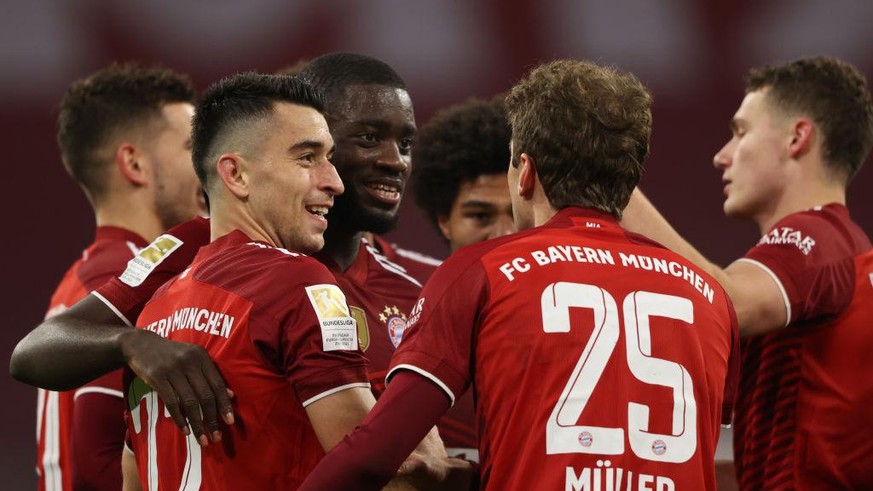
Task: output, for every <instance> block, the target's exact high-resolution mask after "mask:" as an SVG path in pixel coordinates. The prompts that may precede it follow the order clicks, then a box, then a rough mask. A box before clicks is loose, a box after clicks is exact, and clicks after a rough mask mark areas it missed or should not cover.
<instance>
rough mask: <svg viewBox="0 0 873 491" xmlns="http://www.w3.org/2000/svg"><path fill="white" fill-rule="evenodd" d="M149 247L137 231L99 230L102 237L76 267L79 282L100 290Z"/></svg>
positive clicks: (102, 228)
mask: <svg viewBox="0 0 873 491" xmlns="http://www.w3.org/2000/svg"><path fill="white" fill-rule="evenodd" d="M144 245H145V240H144V239H142V238H141V237H139V236H138V235H136V234H135V233H133V232H130V231H127V230H124V229H120V228H117V229H116V228H112V229H110V228H109V227H101V228H100V229H98V238H97V240H96V241H95V242H94V244H92V245H91V246H90V247H88V248H87V249H85V251H84V252H83V253H82V257H81V258H80V259H79V260H78V261H77V262H76V263H75V264H74V265H73V268H75V271H76V276H77V277H78V280H79V281H80V282H81V283H82V285H84V286H85V287H86V288H87V289H89V290H94V289H96V288H98V287H100V286H101V285H102V284H103V283H105V282H106V281H108V280H109V279H110V278H112V277H113V276H116V275H118V274H119V273H121V272H122V271H124V269H125V266H126V265H127V262H128V261H130V259H131V258H132V257H133V256H134V255H135V254H137V253H138V252H139V251H140V249H141V248H142V247H143V246H144Z"/></svg>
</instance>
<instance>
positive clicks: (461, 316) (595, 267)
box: [389, 208, 738, 490]
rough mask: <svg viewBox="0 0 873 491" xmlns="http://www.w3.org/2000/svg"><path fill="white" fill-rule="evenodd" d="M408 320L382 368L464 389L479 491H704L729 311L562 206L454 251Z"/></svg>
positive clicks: (720, 299)
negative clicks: (534, 224) (472, 417)
mask: <svg viewBox="0 0 873 491" xmlns="http://www.w3.org/2000/svg"><path fill="white" fill-rule="evenodd" d="M409 324H410V328H409V329H408V332H407V335H406V339H405V340H404V342H403V344H401V346H400V348H399V349H398V350H397V352H396V353H395V355H394V359H393V360H392V369H391V372H392V374H393V373H395V372H396V371H397V370H411V371H414V372H416V373H419V374H420V375H422V376H425V377H427V378H429V379H430V380H432V381H433V382H434V383H436V384H437V385H438V386H440V387H442V388H443V390H444V391H445V392H446V394H447V395H448V396H449V397H450V398H452V399H453V400H454V399H456V398H457V397H459V396H460V395H461V394H463V393H464V391H465V390H466V389H467V387H468V386H470V385H472V387H473V390H474V391H475V394H476V403H477V405H476V411H477V415H478V421H479V423H480V435H481V436H480V439H481V441H480V448H479V450H480V457H481V459H482V460H481V462H482V487H483V488H484V489H497V490H514V489H524V490H528V489H599V488H600V486H601V485H603V486H606V488H605V489H609V487H608V486H610V483H611V484H612V485H614V486H615V488H616V489H625V488H626V487H628V486H629V487H630V489H637V488H638V487H641V489H642V487H643V486H646V487H647V488H648V489H677V490H680V489H695V490H705V489H706V490H713V489H715V476H714V471H713V465H714V462H713V455H714V452H715V448H716V442H717V440H718V432H719V422H720V420H721V419H722V417H723V416H726V414H724V413H725V412H728V413H729V409H728V410H727V411H723V402H730V401H724V396H725V394H728V396H729V397H731V396H732V394H733V386H734V385H735V383H736V380H735V376H736V372H735V370H736V358H735V357H733V356H732V354H735V353H736V346H737V344H738V342H737V339H738V337H737V327H736V316H735V314H734V312H733V308H732V306H731V304H730V301H729V299H728V298H727V296H726V295H725V293H724V291H723V290H722V288H721V287H720V286H719V285H718V284H717V283H716V282H715V281H714V280H713V279H712V278H711V277H710V276H708V275H706V274H705V273H703V272H702V271H700V270H699V269H698V268H697V267H695V266H694V265H693V264H691V263H690V262H689V261H687V260H686V259H684V258H682V257H681V256H679V255H677V254H675V253H673V252H671V251H669V250H666V249H664V248H662V247H660V246H658V245H657V244H655V243H653V242H651V241H649V240H648V239H645V238H643V237H641V236H637V235H634V234H630V233H627V232H625V231H624V230H622V229H621V228H620V227H619V226H618V224H617V223H616V222H615V220H614V219H612V218H611V217H608V216H605V215H603V214H600V213H597V212H594V211H591V210H585V209H580V208H569V209H565V210H563V211H561V212H559V213H558V214H557V215H556V216H555V217H554V218H553V219H552V220H550V221H549V222H548V223H547V224H546V225H544V226H542V227H538V228H534V229H531V230H528V231H525V232H521V233H518V234H514V235H510V236H507V237H503V238H500V239H495V240H492V241H488V242H485V243H482V244H478V245H474V246H470V247H467V248H465V249H462V250H460V251H457V252H456V253H455V254H454V255H453V256H452V257H450V258H449V259H447V260H446V261H445V262H444V263H443V265H442V266H441V267H440V269H439V270H438V271H437V272H436V273H435V274H434V276H433V277H432V278H431V280H430V281H429V282H428V284H427V285H426V286H425V288H424V291H423V292H422V295H421V298H420V299H419V300H418V301H417V303H416V306H415V308H414V309H413V312H412V315H411V317H410V322H409ZM732 367H733V368H732ZM389 377H390V375H389ZM726 379H727V382H726ZM601 483H603V484H601Z"/></svg>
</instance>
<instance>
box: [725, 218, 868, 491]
mask: <svg viewBox="0 0 873 491" xmlns="http://www.w3.org/2000/svg"><path fill="white" fill-rule="evenodd" d="M740 260H741V261H749V262H752V263H754V264H756V265H757V266H759V267H761V268H762V269H764V270H765V271H766V272H768V273H769V274H770V276H771V277H772V278H773V280H774V281H775V282H776V284H777V285H778V286H779V288H780V290H781V291H782V294H783V298H784V300H785V309H786V313H787V318H788V327H787V328H786V329H781V330H777V331H774V332H771V333H768V334H766V335H763V336H757V337H753V338H749V339H745V340H744V341H743V356H742V380H741V383H740V394H739V398H738V402H737V413H736V425H735V428H734V453H735V461H736V469H737V477H738V480H739V483H740V487H741V488H742V489H750V490H756V489H766V490H778V489H810V490H818V489H873V377H871V376H870V373H873V358H871V353H873V329H871V326H873V324H871V319H873V248H871V245H870V240H869V239H868V238H867V236H866V235H865V234H864V232H863V231H862V230H861V229H860V228H859V227H858V226H857V225H856V224H854V223H853V222H852V221H851V219H850V218H849V211H848V209H846V207H845V206H843V205H837V204H831V205H827V206H824V207H817V208H814V209H812V210H808V211H805V212H801V213H795V214H792V215H789V216H787V217H785V218H784V219H782V220H780V221H779V222H778V223H777V224H776V225H775V226H774V227H773V229H772V230H770V232H768V233H767V234H766V235H764V236H763V237H762V238H761V240H760V241H759V242H758V244H757V245H756V246H755V247H753V248H752V249H751V250H749V252H748V253H747V254H746V256H745V258H744V259H740Z"/></svg>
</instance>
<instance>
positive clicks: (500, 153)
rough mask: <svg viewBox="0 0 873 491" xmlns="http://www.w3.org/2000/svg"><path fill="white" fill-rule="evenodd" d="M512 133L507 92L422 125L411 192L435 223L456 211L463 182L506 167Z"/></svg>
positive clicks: (444, 112) (472, 102) (445, 112)
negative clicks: (505, 102) (505, 103)
mask: <svg viewBox="0 0 873 491" xmlns="http://www.w3.org/2000/svg"><path fill="white" fill-rule="evenodd" d="M510 135H511V131H510V128H509V122H508V121H507V120H506V114H505V113H504V110H503V97H502V96H501V97H495V98H494V99H492V100H490V101H483V100H481V99H470V100H468V101H467V102H464V103H462V104H458V105H455V106H451V107H449V108H446V109H444V110H442V111H440V112H438V113H437V114H436V115H435V116H434V117H433V118H432V119H431V120H430V121H429V122H428V123H427V124H426V125H425V126H423V127H422V128H421V129H420V130H419V132H418V135H417V136H416V141H415V145H414V146H413V147H412V161H413V162H414V163H415V165H414V167H413V172H412V194H413V197H414V198H415V202H416V204H418V206H419V207H421V208H422V209H423V210H424V211H425V213H426V214H427V217H428V218H429V219H430V221H431V222H432V223H433V224H434V226H437V218H438V217H440V216H447V215H449V214H450V213H451V210H452V204H453V203H454V202H455V199H456V198H457V197H458V191H459V190H460V187H461V184H463V183H465V182H469V181H473V180H474V179H476V178H477V177H479V176H481V175H484V174H505V173H506V169H507V166H508V163H509V138H510Z"/></svg>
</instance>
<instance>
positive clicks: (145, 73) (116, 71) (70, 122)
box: [57, 63, 194, 200]
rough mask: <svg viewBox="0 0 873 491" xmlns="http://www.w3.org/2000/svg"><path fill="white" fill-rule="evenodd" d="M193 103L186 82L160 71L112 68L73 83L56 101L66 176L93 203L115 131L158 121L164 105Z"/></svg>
mask: <svg viewBox="0 0 873 491" xmlns="http://www.w3.org/2000/svg"><path fill="white" fill-rule="evenodd" d="M176 102H189V103H193V102H194V87H193V85H192V84H191V80H190V79H189V78H188V77H186V76H184V75H180V74H178V73H176V72H174V71H172V70H169V69H167V68H162V67H143V66H140V65H139V64H137V63H124V64H117V63H116V64H112V65H110V66H109V67H107V68H104V69H103V70H100V71H98V72H96V73H94V74H92V75H90V76H89V77H87V78H84V79H82V80H79V81H77V82H75V83H74V84H73V85H72V86H70V88H69V89H68V90H67V93H66V95H65V96H64V98H63V100H62V101H61V104H60V108H59V114H58V134H57V139H58V146H59V147H60V151H61V158H62V160H63V163H64V167H65V168H66V169H67V172H69V174H70V175H71V176H72V177H73V178H74V179H76V180H77V181H78V182H79V183H80V184H81V185H82V186H83V187H84V188H85V189H86V191H87V192H88V194H89V196H90V197H91V199H92V200H100V199H101V198H102V197H103V196H104V195H105V193H106V184H107V183H106V177H105V176H106V169H107V168H108V163H107V162H105V161H103V160H102V159H101V155H103V154H105V152H103V150H104V149H103V146H104V145H106V144H107V143H108V142H109V139H110V138H112V137H113V136H115V135H116V134H118V133H119V132H124V131H128V130H131V129H137V128H140V127H142V125H144V124H147V123H150V122H152V121H155V120H159V118H162V117H163V116H162V114H161V109H162V108H163V106H164V105H166V104H171V103H176Z"/></svg>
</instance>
